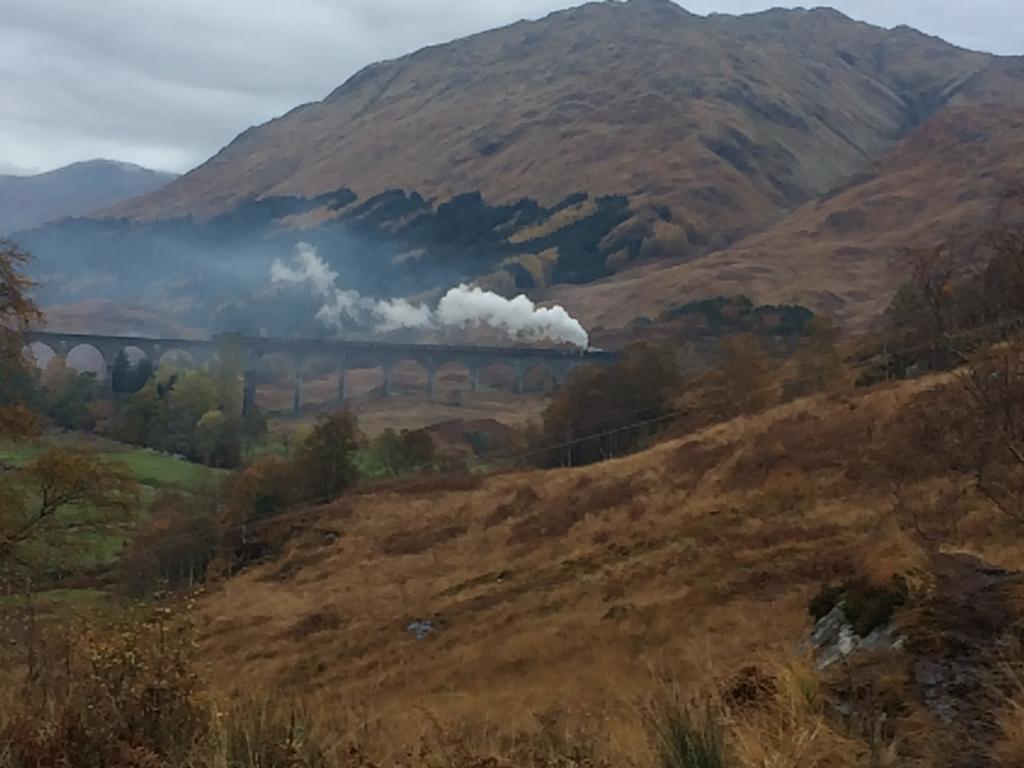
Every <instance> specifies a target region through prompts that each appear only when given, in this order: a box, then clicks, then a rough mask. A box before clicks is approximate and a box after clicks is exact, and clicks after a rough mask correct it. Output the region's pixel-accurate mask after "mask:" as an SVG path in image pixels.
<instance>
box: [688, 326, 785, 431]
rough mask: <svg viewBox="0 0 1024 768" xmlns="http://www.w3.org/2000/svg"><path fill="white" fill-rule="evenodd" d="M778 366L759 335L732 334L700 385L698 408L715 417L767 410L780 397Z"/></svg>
mask: <svg viewBox="0 0 1024 768" xmlns="http://www.w3.org/2000/svg"><path fill="white" fill-rule="evenodd" d="M775 368H776V366H775V363H774V362H773V360H772V358H771V357H770V356H769V355H768V353H767V352H766V351H765V349H764V346H763V345H762V343H761V341H760V340H759V339H758V338H757V337H756V336H753V335H752V334H746V333H744V334H736V335H733V336H729V337H727V338H725V339H723V340H722V343H721V345H720V346H719V349H718V353H717V355H716V358H715V361H714V363H713V364H712V365H711V367H710V368H709V369H708V371H707V372H706V373H705V374H704V375H703V376H702V377H701V378H700V380H699V381H698V382H697V384H696V387H695V390H696V397H697V403H696V407H697V408H698V409H700V410H701V411H703V412H704V413H705V414H707V416H708V417H709V418H713V419H715V420H724V419H729V418H733V417H735V416H739V415H741V414H747V413H756V412H757V411H761V410H764V409H765V408H767V407H769V406H770V405H773V404H774V403H776V402H777V401H778V398H779V382H778V381H777V380H776V375H775Z"/></svg>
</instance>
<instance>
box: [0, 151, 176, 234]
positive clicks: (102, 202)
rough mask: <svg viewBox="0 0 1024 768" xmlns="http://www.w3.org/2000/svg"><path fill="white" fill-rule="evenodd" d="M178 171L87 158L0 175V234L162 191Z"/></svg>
mask: <svg viewBox="0 0 1024 768" xmlns="http://www.w3.org/2000/svg"><path fill="white" fill-rule="evenodd" d="M174 178H175V175H174V174H171V173H161V172H159V171H151V170H149V169H148V168H141V167H139V166H137V165H131V164H129V163H118V162H114V161H112V160H89V161H86V162H82V163H74V164H72V165H68V166H65V167H63V168H58V169H57V170H55V171H50V172H48V173H40V174H38V175H35V176H0V234H10V233H11V232H15V231H17V230H21V229H30V228H32V227H37V226H39V225H40V224H45V223H46V222H49V221H54V220H56V219H61V218H64V217H65V216H82V215H84V214H87V213H92V212H93V211H96V210H99V209H101V208H107V207H109V206H111V205H114V204H116V203H120V202H121V201H123V200H127V199H128V198H131V197H135V196H136V195H142V194H145V193H147V192H152V191H153V190H156V189H159V188H160V187H162V186H164V185H165V184H167V183H168V182H170V181H172V180H173V179H174Z"/></svg>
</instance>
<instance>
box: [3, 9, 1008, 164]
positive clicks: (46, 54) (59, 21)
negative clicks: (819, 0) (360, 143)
mask: <svg viewBox="0 0 1024 768" xmlns="http://www.w3.org/2000/svg"><path fill="white" fill-rule="evenodd" d="M0 2H2V6H3V8H2V11H0V35H2V36H3V39H4V41H5V55H4V57H2V58H0V81H2V82H4V84H5V92H4V96H5V98H4V101H3V103H2V105H0V147H2V150H0V169H3V168H7V169H46V168H53V167H56V166H59V165H63V164H66V163H69V162H72V161H75V160H81V159H87V158H91V157H112V158H116V159H120V160H127V161H131V162H136V163H139V164H142V165H148V166H151V167H157V168H165V169H168V170H176V171H184V170H187V169H188V168H189V167H192V166H194V165H195V164H197V163H199V162H202V161H203V160H204V159H205V158H207V157H209V156H210V155H211V154H213V153H214V152H216V151H217V150H218V149H219V148H220V147H221V146H223V145H224V144H226V143H227V142H228V141H230V140H231V139H232V138H233V137H234V136H235V135H237V134H238V133H239V132H240V131H242V130H244V129H245V128H247V127H248V126H250V125H253V124H257V123H260V122H263V121H265V120H268V119H270V118H272V117H274V116H276V115H279V114H281V113H283V112H285V111H287V110H288V109H291V108H292V107H294V106H296V105H297V104H300V103H303V102H307V101H311V100H315V99H319V98H322V97H323V96H325V95H326V94H327V93H329V92H330V91H331V90H333V89H334V88H335V87H336V86H337V85H339V84H340V83H341V82H342V81H344V80H345V79H346V78H348V77H349V76H350V75H352V74H353V73H354V72H356V71H357V70H358V69H360V68H361V67H362V66H365V65H366V64H369V63H372V62H374V61H378V60H380V59H386V58H393V57H395V56H399V55H401V54H403V53H407V52H409V51H412V50H415V49H416V48H419V47H422V46H424V45H430V44H435V43H439V42H445V41H447V40H451V39H454V38H457V37H460V36H462V35H466V34H470V33H472V32H476V31H481V30H484V29H488V28H492V27H495V26H500V25H502V24H506V23H510V22H512V21H515V20H517V19H519V18H537V17H539V16H542V15H544V14H545V13H548V12H550V11H553V10H558V9H559V8H560V7H563V3H567V2H569V0H561V1H559V0H287V2H282V1H281V0H219V1H218V2H215V3H211V2H208V0H175V2H163V1H162V0H104V2H102V3H87V2H82V1H81V0H0ZM685 4H686V5H687V7H688V8H689V9H690V10H691V11H694V12H696V13H710V12H730V13H744V12H750V11H756V10H761V9H763V8H764V7H767V6H769V5H774V4H776V3H772V2H771V0H694V2H689V3H685ZM834 5H835V6H836V7H837V8H838V9H839V10H841V11H843V12H844V13H846V14H848V15H850V16H853V17H854V18H858V19H863V20H866V21H871V22H873V23H878V24H882V25H884V26H895V25H896V24H904V23H905V24H910V25H912V26H916V27H918V28H920V29H922V30H924V31H926V32H929V33H932V34H937V35H940V36H942V37H945V38H947V39H949V40H951V41H953V42H956V43H958V44H961V45H964V46H967V47H973V48H979V49H984V50H991V51H995V52H1000V53H1017V52H1020V49H1021V47H1022V43H1021V41H1020V39H1019V35H1018V34H1017V30H1019V29H1020V28H1021V26H1022V22H1024V8H1021V7H1020V3H1019V0H974V2H972V3H971V4H969V5H968V4H956V5H953V4H951V3H948V2H946V0H835V2H834Z"/></svg>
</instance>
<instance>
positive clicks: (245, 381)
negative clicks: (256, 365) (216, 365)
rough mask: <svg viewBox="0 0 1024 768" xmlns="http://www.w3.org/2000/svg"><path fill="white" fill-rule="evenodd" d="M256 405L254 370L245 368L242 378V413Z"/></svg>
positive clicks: (249, 411) (247, 411)
mask: <svg viewBox="0 0 1024 768" xmlns="http://www.w3.org/2000/svg"><path fill="white" fill-rule="evenodd" d="M255 407H256V372H255V371H251V370H249V369H246V371H245V373H244V374H243V378H242V415H245V414H247V413H251V412H252V410H253V409H254V408H255Z"/></svg>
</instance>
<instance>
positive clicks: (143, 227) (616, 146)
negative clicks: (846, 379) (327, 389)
mask: <svg viewBox="0 0 1024 768" xmlns="http://www.w3.org/2000/svg"><path fill="white" fill-rule="evenodd" d="M1022 71H1024V68H1022V65H1021V60H1017V59H1011V58H1005V57H996V56H991V55H987V54H982V53H976V52H972V51H967V50H963V49H961V48H957V47H956V46H953V45H950V44H948V43H946V42H944V41H942V40H939V39H937V38H934V37H929V36H927V35H924V34H922V33H920V32H917V31H915V30H912V29H910V28H907V27H897V28H895V29H891V30H887V29H882V28H879V27H874V26H871V25H868V24H864V23H860V22H856V21H853V20H851V19H849V18H847V17H845V16H843V15H842V14H840V13H837V12H835V11H832V10H828V9H815V10H802V9H800V10H781V9H775V10H771V11H766V12H763V13H757V14H751V15H746V16H726V15H711V16H707V17H701V16H696V15H693V14H690V13H688V12H686V11H685V10H683V9H682V8H681V7H679V6H678V5H676V4H675V3H673V2H670V1H669V0H628V2H624V3H623V2H603V3H590V4H587V5H584V6H581V7H578V8H573V9H570V10H567V11H562V12H558V13H554V14H552V15H550V16H548V17H546V18H543V19H541V20H538V21H523V22H519V23H517V24H513V25H511V26H508V27H505V28H503V29H498V30H493V31H490V32H485V33H482V34H478V35H474V36H472V37H468V38H465V39H462V40H456V41H454V42H451V43H448V44H445V45H440V46H434V47H431V48H426V49H424V50H421V51H419V52H417V53H414V54H411V55H409V56H405V57H403V58H400V59H396V60H393V61H388V62H382V63H379V64H375V65H372V66H370V67H367V68H366V69H364V70H363V71H362V72H360V73H358V74H356V75H355V76H354V77H352V78H351V79H350V80H349V81H348V82H346V83H345V84H343V85H342V86H340V87H339V88H338V89H336V90H335V91H334V92H333V93H331V94H330V95H328V96H327V97H326V98H325V99H324V100H322V101H320V102H316V103H313V104H306V105H303V106H300V107H297V108H296V109H294V110H292V111H291V112H289V113H287V114H286V115H283V116H281V117H279V118H277V119H275V120H271V121H270V122H268V123H266V124H264V125H261V126H258V127H253V128H250V129H248V130H246V131H245V132H243V133H242V134H241V135H239V136H238V137H237V138H236V139H235V140H234V141H233V142H231V143H230V144H229V145H228V146H227V147H225V148H224V149H223V150H221V151H220V152H219V153H218V154H217V155H216V156H214V157H213V158H211V159H210V160H209V161H208V162H206V163H204V164H203V165H201V166H199V167H198V168H196V169H194V170H193V171H191V172H189V173H187V174H185V175H184V176H182V177H181V178H179V179H177V180H176V181H174V182H173V183H171V184H168V185H167V186H165V187H163V188H161V189H159V190H156V191H154V192H151V193H149V194H145V195H142V196H139V197H137V198H134V199H132V200H129V201H126V202H124V203H121V204H119V205H116V206H114V207H112V208H110V209H109V210H107V211H105V212H104V213H103V214H102V216H100V217H99V218H95V219H93V220H89V221H80V222H79V221H76V222H64V223H62V224H60V225H56V226H51V227H48V228H43V229H42V230H39V231H36V232H34V233H30V234H29V235H27V236H26V244H27V245H29V246H30V247H32V248H33V250H34V251H35V252H36V253H37V255H39V256H40V270H41V273H42V274H43V275H45V276H47V277H48V278H49V280H48V281H47V285H48V287H47V288H46V290H50V291H53V292H54V293H59V294H60V295H59V296H54V297H53V298H54V300H58V301H60V302H62V303H72V302H76V301H80V300H83V299H86V298H98V297H97V296H95V295H94V294H93V293H90V292H91V291H96V290H99V291H101V293H102V297H103V298H115V299H121V300H123V299H128V300H131V301H134V302H137V301H139V300H142V299H144V300H145V301H147V302H153V301H158V302H162V303H163V305H164V306H174V307H178V308H181V309H185V308H186V307H187V311H189V312H191V313H192V316H193V317H194V318H199V317H200V316H203V317H204V318H207V319H208V322H209V323H211V324H213V325H218V324H226V326H227V327H229V328H232V329H234V328H236V327H239V326H241V327H249V325H251V324H252V323H255V322H257V321H259V322H263V321H264V320H265V319H266V318H268V317H279V316H281V317H283V314H284V310H283V309H281V308H278V309H277V310H275V309H273V308H272V307H269V306H267V305H266V304H263V305H259V306H257V305H258V304H259V300H257V303H256V305H254V304H253V303H252V301H250V300H248V299H242V298H241V297H243V296H249V295H252V294H254V292H257V293H258V289H259V288H260V287H261V286H262V287H266V283H267V274H268V268H269V264H270V261H271V260H272V259H273V258H274V257H275V256H283V255H286V254H287V252H288V250H289V249H290V248H291V247H292V246H293V245H294V244H295V243H296V242H298V241H300V240H305V241H309V242H311V243H313V244H314V245H316V246H317V247H318V248H319V249H320V252H321V254H322V255H323V256H324V257H325V258H326V259H327V260H328V261H329V262H330V265H331V267H332V268H333V269H334V270H335V271H337V272H338V274H339V275H340V277H341V280H342V281H343V282H344V283H345V285H346V286H348V287H351V288H354V289H356V290H359V291H363V292H372V293H373V294H374V295H378V296H408V295H422V296H431V295H436V292H437V291H438V290H439V289H441V288H444V287H446V286H449V285H452V284H454V283H456V282H463V281H475V282H477V283H478V284H481V285H483V286H484V287H487V288H491V289H493V290H496V291H498V292H501V293H505V294H511V293H515V292H519V291H527V292H530V293H531V295H533V296H535V297H540V298H550V299H557V300H560V301H564V302H565V304H566V306H567V307H568V308H569V309H570V310H571V311H574V312H580V313H582V314H583V315H584V316H585V317H586V318H589V319H591V321H592V322H598V323H601V324H606V325H609V326H617V327H622V326H623V325H625V324H628V323H629V322H630V321H631V320H632V319H634V318H636V317H649V318H652V319H653V318H654V317H656V316H657V314H658V312H660V311H662V310H663V309H666V308H668V307H671V306H673V305H676V304H678V303H680V302H685V301H689V300H691V299H693V298H700V297H711V296H719V295H735V294H737V293H749V294H752V295H753V296H752V297H753V298H755V299H757V300H758V301H762V300H770V301H784V302H794V303H804V304H806V305H807V306H809V307H811V308H813V309H815V310H824V311H829V312H832V313H833V314H836V315H837V316H839V317H840V319H842V320H843V321H844V322H847V323H849V324H851V325H858V324H863V323H864V322H866V320H867V319H868V317H869V316H870V315H871V314H873V313H876V312H877V311H878V309H879V307H881V306H884V305H885V302H886V301H887V300H888V297H889V296H890V295H891V293H892V292H893V291H894V290H895V288H896V286H897V285H898V283H899V282H900V281H901V280H902V271H901V265H900V264H899V263H898V259H897V258H896V255H895V254H896V253H897V252H898V250H899V247H901V245H905V244H914V243H915V240H916V239H917V238H919V237H926V238H931V239H934V238H935V237H937V236H941V235H942V234H943V233H945V232H946V231H947V230H946V228H945V227H946V226H947V225H948V226H950V227H953V226H959V225H960V224H962V223H963V222H965V221H968V220H975V221H976V220H978V217H982V218H983V217H984V216H985V215H987V214H986V211H989V210H990V209H991V207H992V206H994V204H995V201H996V200H998V197H999V195H1000V194H1001V185H1003V186H1005V184H1006V183H1007V182H1006V177H1007V176H1008V175H1010V171H1012V163H1008V162H1004V161H1005V160H1006V158H1005V153H1006V152H1009V151H1012V150H1013V147H1014V146H1015V138H1014V137H1015V136H1016V135H1019V132H1018V129H1017V127H1016V125H1017V123H1016V118H1015V116H1014V115H1015V114H1016V113H1015V110H1016V109H1017V108H1018V107H1020V106H1022V105H1024V77H1022ZM974 125H976V126H978V130H979V131H980V132H981V134H979V135H980V136H981V138H979V137H975V139H972V141H971V142H968V143H967V144H963V143H962V141H961V139H962V137H963V136H964V135H973V134H972V133H971V130H972V129H971V128H970V126H974ZM962 126H967V127H966V128H964V129H963V131H961V127H962ZM964 131H966V134H965V133H964ZM974 149H977V150H978V152H979V154H978V157H977V158H975V157H974V156H973V155H972V154H971V153H972V152H973V151H974ZM943 152H946V153H949V156H941V153H943ZM975 162H977V165H975ZM898 168H899V169H902V170H897V169H898ZM982 173H988V174H990V175H989V176H988V177H985V178H982V176H981V174H982ZM869 177H870V179H869ZM954 188H955V189H958V190H959V192H958V194H963V195H974V196H975V197H974V198H973V200H974V202H973V203H971V204H967V202H969V201H965V200H962V199H960V198H959V197H957V196H955V195H953V194H952V190H953V189H954ZM857 195H866V196H869V197H871V202H870V204H869V203H868V201H866V200H856V199H854V198H855V197H856V196H857ZM897 201H899V202H900V206H897V207H893V206H892V205H890V203H892V204H895V202H897ZM922 205H924V206H926V207H927V208H928V211H927V216H928V218H924V214H923V213H921V212H920V211H919V210H918V208H919V207H920V206H922ZM816 216H817V217H819V218H820V221H817V222H816V219H815V217H816ZM908 217H910V219H909V220H908ZM933 222H937V223H938V224H939V225H941V226H932V225H931V224H932V223H933ZM815 228H817V229H815ZM816 233H817V234H816ZM82 270H84V271H85V272H86V273H87V274H84V275H83V274H82ZM125 274H130V275H131V279H124V277H123V276H124V275H125ZM240 275H244V277H239V276H240ZM115 276H116V278H117V279H114V277H115ZM97 286H100V287H99V288H97ZM103 286H105V287H103ZM72 289H73V290H72ZM118 291H122V292H127V293H128V295H117V292H118ZM293 311H294V310H293ZM282 321H283V320H282ZM304 321H305V322H306V323H307V325H308V324H310V323H312V319H311V317H307V318H304ZM298 325H299V323H295V322H291V323H290V324H289V328H290V329H291V330H295V329H297V327H298ZM261 327H262V326H261ZM305 330H306V331H308V327H307V328H306V329H305Z"/></svg>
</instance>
